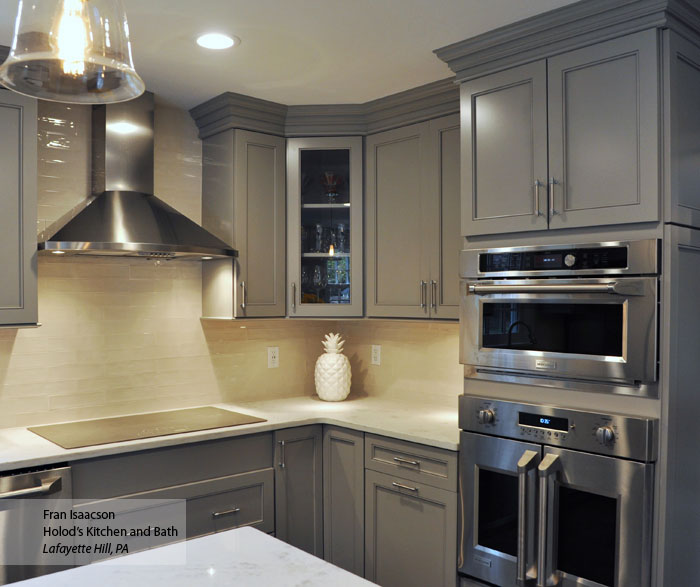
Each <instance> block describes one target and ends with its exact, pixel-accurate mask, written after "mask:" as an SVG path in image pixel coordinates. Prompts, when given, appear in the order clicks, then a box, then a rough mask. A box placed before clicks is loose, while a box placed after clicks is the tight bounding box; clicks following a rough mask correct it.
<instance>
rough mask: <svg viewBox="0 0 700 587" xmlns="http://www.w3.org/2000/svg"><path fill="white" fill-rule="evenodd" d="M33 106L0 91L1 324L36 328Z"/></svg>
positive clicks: (35, 211)
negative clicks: (0, 182)
mask: <svg viewBox="0 0 700 587" xmlns="http://www.w3.org/2000/svg"><path fill="white" fill-rule="evenodd" d="M36 117H37V102H36V100H34V99H32V98H27V97H26V96H21V95H19V94H16V93H14V92H10V91H9V90H0V130H1V131H2V141H0V173H1V174H2V187H1V188H0V250H1V251H2V254H1V256H0V266H1V267H2V284H0V325H2V326H14V325H17V326H21V325H30V324H36V323H37V320H38V306H37V246H36V242H37V240H36V215H37V186H36V176H37V168H36V163H37V138H36V136H37V125H36Z"/></svg>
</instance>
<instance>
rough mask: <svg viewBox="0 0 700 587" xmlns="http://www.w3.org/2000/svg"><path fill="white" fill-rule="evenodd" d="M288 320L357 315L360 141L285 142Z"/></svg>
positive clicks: (359, 306)
mask: <svg viewBox="0 0 700 587" xmlns="http://www.w3.org/2000/svg"><path fill="white" fill-rule="evenodd" d="M287 179H288V186H287V187H288V202H287V214H288V224H287V235H288V239H289V242H288V246H287V252H288V257H287V268H288V276H289V281H290V283H289V289H288V291H289V294H290V300H289V303H288V311H289V315H290V316H361V315H362V265H361V262H362V210H361V205H362V139H361V138H360V137H349V138H341V137H332V138H331V137H322V138H307V139H290V140H289V141H288V143H287Z"/></svg>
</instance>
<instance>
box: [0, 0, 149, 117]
mask: <svg viewBox="0 0 700 587" xmlns="http://www.w3.org/2000/svg"><path fill="white" fill-rule="evenodd" d="M0 84H2V85H3V86H5V87H6V88H8V89H10V90H13V91H15V92H18V93H20V94H25V95H27V96H32V97H33V98H40V99H42V100H53V101H54V102H66V103H69V104H110V103H114V102H124V101H126V100H131V99H133V98H137V97H138V96H140V95H141V94H142V93H143V92H144V90H145V89H146V86H145V84H144V83H143V80H142V79H141V78H140V77H139V75H138V74H137V73H136V70H135V69H134V60H133V55H132V50H131V41H130V40H129V24H128V22H127V19H126V14H125V12H124V8H123V6H122V0H19V2H18V6H17V18H16V20H15V28H14V34H13V37H12V46H11V47H10V53H9V55H8V56H7V59H6V60H5V62H4V63H2V64H0Z"/></svg>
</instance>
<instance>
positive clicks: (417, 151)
mask: <svg viewBox="0 0 700 587" xmlns="http://www.w3.org/2000/svg"><path fill="white" fill-rule="evenodd" d="M459 153H460V145H459V116H458V115H456V114H455V115H450V116H446V117H442V118H437V119H435V120H431V121H429V122H422V123H419V124H414V125H411V126H406V127H403V128H398V129H395V130H390V131H387V132H382V133H378V134H375V135H370V136H368V137H367V143H366V157H365V159H366V165H367V194H366V196H367V197H366V207H367V208H366V268H367V271H366V273H367V315H368V316H371V317H402V318H457V315H458V307H459V265H458V252H459V250H460V249H461V248H462V239H461V236H460V230H459V207H460V191H459V177H460V169H459V162H460V157H459Z"/></svg>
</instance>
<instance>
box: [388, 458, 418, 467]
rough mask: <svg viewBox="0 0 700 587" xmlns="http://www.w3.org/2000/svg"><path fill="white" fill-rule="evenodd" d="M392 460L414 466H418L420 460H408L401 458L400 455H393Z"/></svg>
mask: <svg viewBox="0 0 700 587" xmlns="http://www.w3.org/2000/svg"><path fill="white" fill-rule="evenodd" d="M394 460H395V461H396V462H397V463H400V464H402V465H413V466H414V467H419V466H420V461H409V460H408V459H402V458H401V457H394Z"/></svg>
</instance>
